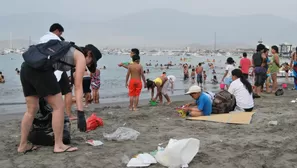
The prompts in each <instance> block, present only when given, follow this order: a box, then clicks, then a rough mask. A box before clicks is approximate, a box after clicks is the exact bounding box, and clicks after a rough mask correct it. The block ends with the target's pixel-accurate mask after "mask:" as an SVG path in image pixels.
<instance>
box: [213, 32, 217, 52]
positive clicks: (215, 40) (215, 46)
mask: <svg viewBox="0 0 297 168" xmlns="http://www.w3.org/2000/svg"><path fill="white" fill-rule="evenodd" d="M216 50H217V32H215V33H214V51H216Z"/></svg>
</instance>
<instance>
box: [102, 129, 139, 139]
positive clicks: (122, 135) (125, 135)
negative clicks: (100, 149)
mask: <svg viewBox="0 0 297 168" xmlns="http://www.w3.org/2000/svg"><path fill="white" fill-rule="evenodd" d="M139 134H140V133H139V132H138V131H135V130H134V129H131V128H126V127H119V128H118V129H117V130H116V131H115V132H113V133H111V134H106V133H103V136H104V138H106V139H107V140H110V141H111V140H115V141H126V140H136V139H137V137H138V135H139Z"/></svg>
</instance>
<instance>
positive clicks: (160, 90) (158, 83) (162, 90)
mask: <svg viewBox="0 0 297 168" xmlns="http://www.w3.org/2000/svg"><path fill="white" fill-rule="evenodd" d="M169 84H170V82H169V80H168V78H167V77H166V76H160V77H158V78H156V79H155V80H153V81H151V80H149V79H147V80H146V86H147V89H151V100H152V101H156V100H157V99H158V97H159V99H160V103H161V104H163V95H164V97H165V99H166V100H167V105H169V104H170V103H171V100H170V98H169V96H168V94H167V90H168V87H169ZM155 87H157V94H156V97H155V98H154V89H155Z"/></svg>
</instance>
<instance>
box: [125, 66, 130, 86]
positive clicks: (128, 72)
mask: <svg viewBox="0 0 297 168" xmlns="http://www.w3.org/2000/svg"><path fill="white" fill-rule="evenodd" d="M130 73H131V69H130V68H129V67H128V71H127V75H126V83H125V86H126V87H128V80H129V77H130Z"/></svg>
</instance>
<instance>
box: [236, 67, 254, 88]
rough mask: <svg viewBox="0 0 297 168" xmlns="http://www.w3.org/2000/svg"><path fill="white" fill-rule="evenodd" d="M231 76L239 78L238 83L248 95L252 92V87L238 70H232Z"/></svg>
mask: <svg viewBox="0 0 297 168" xmlns="http://www.w3.org/2000/svg"><path fill="white" fill-rule="evenodd" d="M232 76H236V77H237V78H240V81H241V82H242V84H243V85H244V86H245V88H246V89H247V90H248V92H249V93H250V94H252V92H253V88H252V85H251V84H250V82H249V81H247V80H246V78H245V77H244V76H243V74H242V72H241V70H240V69H234V70H233V71H232Z"/></svg>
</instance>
